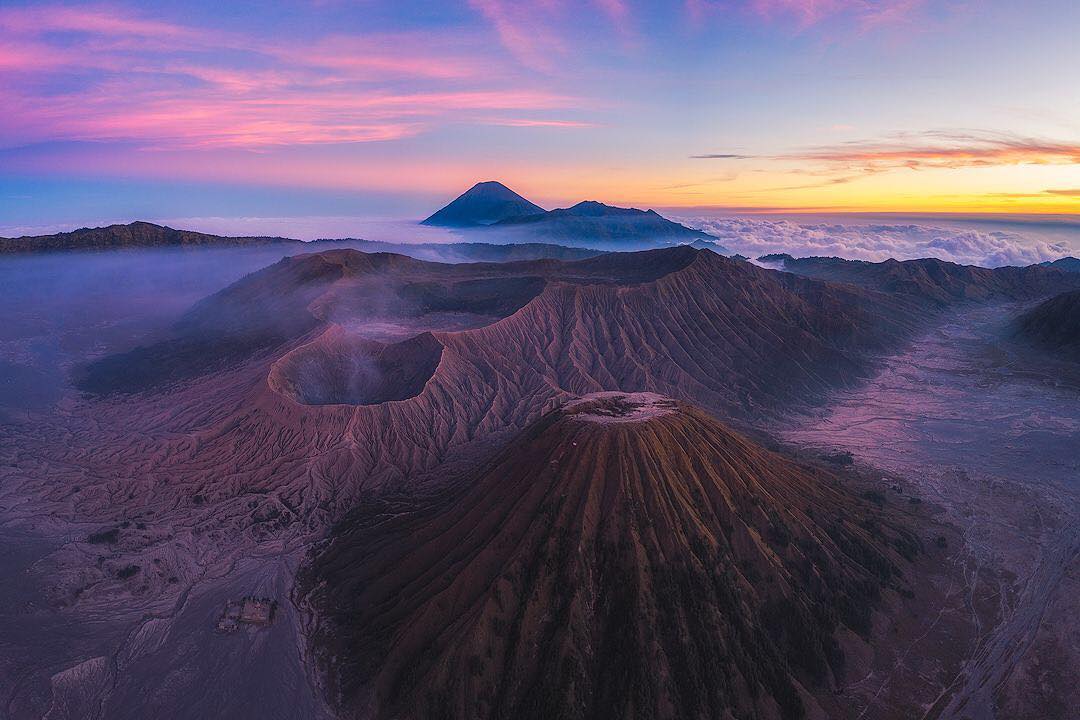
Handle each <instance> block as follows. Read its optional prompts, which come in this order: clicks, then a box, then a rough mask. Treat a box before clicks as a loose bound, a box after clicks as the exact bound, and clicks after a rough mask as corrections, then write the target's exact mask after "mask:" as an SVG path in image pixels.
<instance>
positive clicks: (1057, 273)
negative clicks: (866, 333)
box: [760, 255, 1080, 307]
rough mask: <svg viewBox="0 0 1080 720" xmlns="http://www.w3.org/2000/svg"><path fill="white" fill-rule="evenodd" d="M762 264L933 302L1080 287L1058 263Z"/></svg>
mask: <svg viewBox="0 0 1080 720" xmlns="http://www.w3.org/2000/svg"><path fill="white" fill-rule="evenodd" d="M760 259H761V260H762V261H764V262H771V263H781V264H782V267H783V269H784V270H786V271H787V272H792V273H796V274H798V275H803V276H805V277H812V278H816V279H819V280H830V281H833V282H844V283H851V284H853V285H858V286H860V287H865V288H869V289H873V290H878V291H881V292H886V293H890V294H893V295H902V296H906V297H909V298H912V299H915V300H918V301H921V302H925V303H927V304H928V305H930V306H934V307H944V306H946V305H949V304H952V303H956V302H964V301H986V300H1032V299H1035V298H1039V297H1043V296H1046V295H1049V294H1052V293H1055V292H1061V291H1062V290H1065V289H1069V288H1075V287H1080V277H1078V276H1077V275H1074V274H1071V273H1067V272H1065V271H1063V270H1061V269H1058V268H1056V267H1047V266H1044V265H1030V266H1028V267H999V268H993V269H990V268H982V267H977V266H974V265H957V264H956V263H951V262H946V261H945V260H937V259H935V258H922V259H919V260H904V261H899V260H885V261H883V262H876V263H874V262H866V261H864V260H845V259H843V258H835V257H808V258H793V257H791V256H790V255H766V256H763V257H762V258H760Z"/></svg>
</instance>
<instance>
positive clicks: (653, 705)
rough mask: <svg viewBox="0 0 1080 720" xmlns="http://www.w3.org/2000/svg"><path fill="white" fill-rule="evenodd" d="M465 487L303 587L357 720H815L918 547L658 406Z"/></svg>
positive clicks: (367, 518) (376, 508) (784, 467)
mask: <svg viewBox="0 0 1080 720" xmlns="http://www.w3.org/2000/svg"><path fill="white" fill-rule="evenodd" d="M462 488H463V489H459V490H450V491H446V493H445V494H444V495H441V496H439V497H436V498H433V499H429V500H428V501H427V504H426V505H425V506H424V507H422V508H419V509H413V510H411V511H403V510H402V508H401V507H400V506H399V505H395V504H394V502H392V501H386V502H385V503H384V504H373V505H369V506H367V507H366V508H364V509H363V510H361V511H359V512H358V513H357V514H356V515H354V516H352V517H351V518H350V519H349V520H347V521H346V522H344V523H343V524H342V525H341V526H340V527H339V528H338V530H337V532H336V533H335V537H334V539H333V540H332V541H331V542H330V543H329V544H328V545H327V546H326V547H325V548H324V549H323V550H322V551H321V553H319V554H318V555H317V556H316V557H315V558H314V560H313V561H312V563H311V565H310V566H309V568H308V569H307V570H306V571H305V573H304V575H303V576H302V587H304V588H306V592H307V600H308V601H309V602H310V603H311V604H312V605H313V607H314V608H315V609H316V611H317V613H316V614H317V616H318V617H319V618H320V619H321V620H320V623H319V624H318V627H317V628H316V630H315V633H314V636H313V642H314V646H315V648H316V655H317V656H318V657H320V658H321V659H322V661H323V664H324V668H325V669H326V670H327V681H328V685H329V687H330V689H331V693H332V696H334V697H336V698H337V700H338V702H339V704H340V706H341V707H340V709H341V710H342V712H343V714H344V715H345V716H347V717H372V718H403V719H404V718H429V717H439V718H538V719H539V718H612V717H618V718H735V717H737V718H795V717H802V716H803V715H804V714H806V713H807V712H808V711H809V710H811V709H812V708H816V707H818V700H816V699H815V697H817V698H825V702H833V701H830V700H828V698H830V697H832V694H831V691H830V690H829V688H831V687H834V686H835V685H836V684H838V683H839V682H840V677H842V676H843V675H844V673H845V668H844V665H845V661H844V655H843V653H842V652H841V650H840V647H839V644H838V642H837V640H836V633H837V631H838V629H839V628H840V627H841V626H846V627H848V628H850V629H853V630H855V631H856V632H860V633H866V632H868V631H869V627H870V614H871V610H872V608H873V606H874V604H875V602H876V601H877V599H878V597H879V593H880V592H881V590H882V588H883V587H884V586H886V585H889V584H892V583H896V582H899V569H898V568H899V567H900V566H901V565H902V564H903V562H904V561H903V560H901V559H900V557H901V554H907V555H910V554H911V553H913V552H914V551H915V549H916V547H917V541H915V540H914V539H913V538H912V536H911V535H910V534H908V533H907V532H906V531H904V530H903V529H900V528H899V527H897V526H895V525H893V524H891V523H890V522H888V521H886V520H885V519H884V518H883V517H882V516H881V515H880V514H879V511H878V510H877V509H876V508H873V507H871V506H870V505H868V504H867V503H864V502H863V501H861V500H859V499H857V498H854V497H852V496H850V495H848V494H847V493H846V492H845V491H843V490H842V489H841V488H840V486H838V485H837V484H836V481H835V479H834V478H833V477H832V476H830V475H828V474H827V473H824V472H822V471H816V470H810V469H806V468H804V467H801V466H798V465H796V464H793V463H792V462H790V461H788V460H786V459H784V458H783V457H781V456H779V455H777V454H775V453H772V452H769V451H767V450H765V449H763V448H761V447H759V446H757V445H755V444H754V443H752V442H751V441H749V440H747V439H746V438H744V437H742V436H740V435H739V434H737V433H735V432H733V431H732V430H730V429H729V428H727V427H726V426H724V425H722V424H721V423H719V422H717V421H716V420H714V419H712V418H711V417H710V416H708V415H706V414H705V413H703V412H701V411H699V410H697V409H694V408H692V407H689V406H687V405H684V404H680V403H676V402H675V401H672V400H669V399H666V398H664V397H662V396H659V395H655V394H651V393H634V394H626V393H597V394H593V395H589V396H585V397H583V398H580V399H578V400H575V401H572V402H571V403H569V404H567V405H565V406H564V407H563V408H561V409H559V410H555V411H553V412H552V413H549V414H548V415H546V416H544V417H543V418H542V419H541V420H539V421H538V422H537V423H536V424H534V425H533V426H531V427H530V428H529V429H527V430H526V431H525V432H524V433H522V434H521V435H520V436H519V437H517V438H516V439H515V440H514V441H513V442H512V443H511V444H510V445H509V446H508V447H507V448H505V449H504V450H503V451H502V453H501V454H499V455H497V456H496V457H495V458H494V459H493V460H492V461H491V462H490V463H489V464H488V465H487V466H486V469H484V470H482V471H481V472H480V473H479V474H478V476H477V477H475V478H473V479H472V480H471V481H470V482H468V483H466V484H464V485H463V486H462ZM898 551H902V553H901V552H898ZM855 670H856V671H858V669H855Z"/></svg>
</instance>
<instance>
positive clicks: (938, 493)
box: [780, 306, 1080, 720]
mask: <svg viewBox="0 0 1080 720" xmlns="http://www.w3.org/2000/svg"><path fill="white" fill-rule="evenodd" d="M1017 310H1018V308H1016V307H1015V306H1012V307H984V308H978V309H974V310H966V311H963V312H961V313H959V314H957V315H956V316H954V317H952V318H951V319H950V320H949V321H948V322H946V323H944V324H942V325H941V326H939V327H937V328H936V329H934V330H933V331H931V332H929V333H928V334H927V335H926V336H925V337H923V338H921V339H919V340H918V341H917V342H915V343H913V344H912V346H911V348H910V349H909V350H908V351H907V352H904V353H901V354H898V355H896V356H894V357H892V358H890V359H889V360H888V362H887V363H886V364H885V366H884V367H883V368H882V369H881V371H880V373H879V374H878V375H877V376H876V378H875V379H874V380H872V381H871V382H870V383H868V384H866V385H865V386H863V387H861V388H859V389H857V390H854V391H851V392H846V393H842V394H840V395H838V396H837V397H836V398H835V400H834V402H832V403H830V404H829V406H828V407H827V408H825V409H824V410H823V411H821V412H819V413H817V414H815V415H813V416H808V417H801V418H798V419H795V420H794V421H792V422H791V423H790V424H789V425H787V426H786V427H784V428H782V430H781V433H780V434H781V436H782V437H784V438H785V439H786V440H787V441H790V442H793V443H795V444H799V445H803V446H809V447H814V448H824V449H830V450H842V451H850V452H851V453H852V454H853V455H854V457H855V459H856V461H857V462H860V463H866V464H868V465H870V466H872V467H874V468H876V469H877V470H878V471H880V472H881V474H882V480H881V483H882V489H883V491H885V492H888V489H892V488H893V487H894V486H895V487H897V488H899V489H900V491H901V492H902V493H905V494H908V495H911V496H918V497H920V498H925V499H926V500H927V501H929V502H931V503H934V504H936V505H938V506H940V507H941V508H943V509H944V513H945V520H946V521H947V522H949V523H951V524H952V525H954V526H956V527H957V528H958V529H960V530H961V532H962V533H963V547H962V548H959V553H958V554H957V556H956V559H957V561H958V562H959V563H960V564H961V567H962V572H963V577H964V578H965V583H964V584H963V587H961V588H959V591H960V592H962V593H963V594H964V595H965V596H966V597H965V598H964V600H965V601H964V603H962V604H960V605H959V606H958V608H957V610H956V612H958V613H970V618H969V622H970V623H971V624H972V625H974V631H975V639H974V642H972V643H971V646H970V648H968V650H967V652H966V655H967V657H966V659H965V661H964V663H963V664H962V666H961V668H960V670H959V672H957V673H956V675H955V677H953V678H952V680H951V681H950V682H948V683H944V684H942V686H941V687H940V690H939V693H938V694H937V696H936V697H932V698H931V701H929V702H927V703H926V706H925V716H926V717H941V718H958V719H959V718H970V719H972V720H980V719H983V718H1001V719H1004V718H1010V719H1013V718H1020V719H1023V718H1031V719H1032V720H1034V719H1036V718H1040V719H1049V718H1062V719H1064V718H1069V717H1075V715H1072V714H1071V713H1073V712H1075V708H1076V707H1078V706H1080V692H1078V688H1077V683H1076V680H1077V679H1078V678H1080V621H1078V620H1077V618H1078V617H1080V612H1078V611H1080V567H1078V566H1080V560H1078V557H1080V556H1078V553H1080V390H1078V389H1077V387H1076V385H1075V384H1074V378H1075V368H1068V367H1066V366H1062V365H1061V364H1059V363H1058V362H1056V361H1054V360H1052V359H1049V358H1041V357H1038V356H1035V355H1032V354H1030V353H1028V352H1025V351H1023V350H1021V349H1020V348H1016V347H1014V346H1012V345H1011V344H1010V343H1009V342H1008V341H1006V340H1002V339H1001V338H1003V337H1004V335H1005V330H1006V327H1005V323H1006V322H1007V318H1008V317H1012V316H1014V314H1015V312H1016V311H1017ZM1070 376H1071V377H1070ZM988 603H993V604H996V605H997V607H996V608H993V609H992V610H990V611H988V610H987V604H988ZM994 616H996V617H994ZM988 618H993V619H992V620H991V621H989V622H988ZM917 645H918V641H917V640H916V641H915V642H913V651H912V652H911V653H909V657H910V659H911V662H916V661H918V660H919V659H921V658H923V657H925V656H926V655H927V654H928V653H933V652H934V650H935V649H934V648H933V647H926V646H923V647H917ZM904 670H905V669H904V668H898V670H897V672H896V673H877V674H875V675H874V676H872V677H868V678H867V679H866V680H865V681H864V682H865V683H867V684H869V685H871V686H874V687H876V688H877V691H876V692H878V693H880V694H881V696H882V697H885V696H887V692H883V691H884V690H887V688H888V685H889V684H890V682H894V681H896V680H897V679H898V678H900V677H902V676H903V675H904ZM908 670H910V668H908ZM873 715H874V713H873V708H872V707H870V708H868V711H867V713H866V717H873Z"/></svg>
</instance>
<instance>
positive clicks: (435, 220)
mask: <svg viewBox="0 0 1080 720" xmlns="http://www.w3.org/2000/svg"><path fill="white" fill-rule="evenodd" d="M544 212H546V211H545V210H544V208H542V207H540V206H539V205H536V204H534V203H531V202H529V201H528V200H526V199H525V198H523V197H521V196H520V195H518V194H517V193H516V192H514V191H513V190H511V189H510V188H508V187H506V186H505V185H503V184H502V183H500V182H495V181H493V180H492V181H488V182H479V183H476V184H475V185H473V186H472V187H471V188H469V189H468V190H467V191H465V192H464V193H463V194H462V195H460V196H459V197H458V198H457V199H456V200H454V201H453V202H451V203H450V204H449V205H447V206H446V207H444V208H442V209H441V210H439V211H438V212H436V213H435V214H434V215H432V216H431V217H429V218H427V219H426V220H424V222H423V224H424V225H438V226H442V227H475V226H482V225H491V224H493V223H497V222H499V221H500V220H505V219H506V218H511V217H523V216H528V215H539V214H542V213H544Z"/></svg>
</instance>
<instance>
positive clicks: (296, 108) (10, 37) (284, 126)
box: [0, 6, 586, 148]
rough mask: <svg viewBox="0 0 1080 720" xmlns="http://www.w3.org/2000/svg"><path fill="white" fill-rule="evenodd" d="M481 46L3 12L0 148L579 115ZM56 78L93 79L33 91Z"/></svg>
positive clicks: (252, 138) (238, 139) (80, 12)
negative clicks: (283, 37) (509, 115)
mask: <svg viewBox="0 0 1080 720" xmlns="http://www.w3.org/2000/svg"><path fill="white" fill-rule="evenodd" d="M221 49H227V50H229V51H230V52H229V53H222V52H220V50H221ZM487 52H488V51H487V50H486V49H484V48H481V49H480V50H479V51H478V50H476V49H469V48H468V47H467V46H466V45H463V44H461V43H460V42H459V43H457V44H455V42H454V41H452V40H447V39H446V38H445V37H442V36H440V35H438V34H431V35H425V34H408V33H398V34H394V35H378V34H375V35H357V36H350V35H343V34H336V35H331V36H327V37H323V38H316V39H314V40H312V41H311V42H309V43H307V44H305V45H302V46H283V45H282V44H281V43H278V42H271V41H264V40H262V39H260V38H258V37H254V36H251V37H248V36H243V35H238V34H234V33H226V32H219V31H217V30H208V31H203V30H202V29H199V28H189V27H185V26H181V25H176V24H171V23H166V22H160V21H156V20H147V19H144V18H141V17H138V16H133V15H125V14H123V13H121V12H120V11H117V10H113V9H108V8H93V9H72V8H67V7H52V6H45V7H37V8H23V9H9V8H5V9H2V10H0V86H3V87H4V88H5V95H6V98H5V99H6V100H7V107H6V112H5V113H4V114H2V115H0V142H4V143H7V144H26V143H33V142H41V141H46V140H95V141H96V140H100V141H133V142H136V143H143V144H145V145H146V146H147V147H157V148H163V147H189V148H190V147H248V148H260V147H268V146H276V145H286V144H318V143H353V142H378V141H387V140H395V139H400V138H404V137H408V136H411V135H415V134H417V133H420V132H424V131H426V130H428V129H430V128H432V127H434V126H437V125H438V124H440V123H448V122H462V121H468V120H470V119H471V120H475V114H476V113H477V112H478V111H482V112H484V113H487V112H496V113H497V112H498V111H511V112H527V111H533V110H545V111H560V110H567V111H569V110H570V109H574V111H575V113H577V112H579V111H580V110H579V108H580V107H581V106H582V105H583V103H582V101H581V100H580V99H578V98H571V97H568V96H565V95H563V94H559V93H554V92H547V91H544V90H541V89H530V90H522V89H520V83H518V82H515V78H513V77H509V76H505V75H504V74H503V73H501V72H500V70H499V65H498V63H496V62H493V60H492V58H491V57H489V56H487V55H486V53H487ZM238 57H239V58H241V59H242V61H238V60H237V58H238ZM53 77H57V78H64V79H66V80H69V81H70V79H71V78H88V81H87V82H84V83H82V84H80V83H79V82H74V83H70V82H69V83H65V84H68V85H70V86H71V87H70V89H66V90H65V91H64V92H62V93H57V92H49V93H43V92H42V91H41V90H40V89H39V88H41V87H42V86H43V85H44V84H45V82H46V81H48V80H49V79H50V78H53ZM529 87H530V88H532V87H536V84H535V83H533V84H531V85H530V86H529ZM526 117H527V116H526ZM481 122H484V121H483V120H481ZM540 125H549V126H552V127H565V128H573V127H581V126H584V125H586V123H582V122H580V121H578V120H576V119H574V118H541V119H537V120H522V121H518V123H517V124H516V125H515V126H516V127H523V128H524V127H534V126H540Z"/></svg>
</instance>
